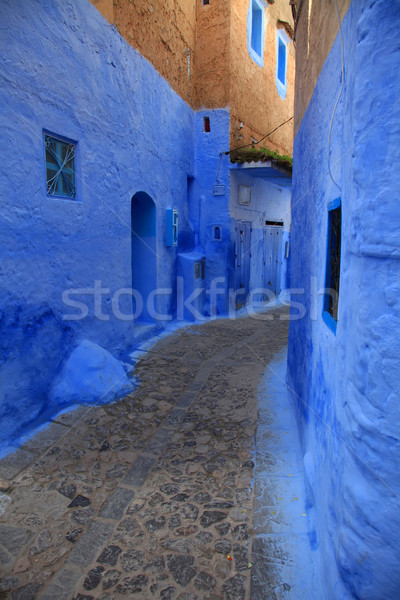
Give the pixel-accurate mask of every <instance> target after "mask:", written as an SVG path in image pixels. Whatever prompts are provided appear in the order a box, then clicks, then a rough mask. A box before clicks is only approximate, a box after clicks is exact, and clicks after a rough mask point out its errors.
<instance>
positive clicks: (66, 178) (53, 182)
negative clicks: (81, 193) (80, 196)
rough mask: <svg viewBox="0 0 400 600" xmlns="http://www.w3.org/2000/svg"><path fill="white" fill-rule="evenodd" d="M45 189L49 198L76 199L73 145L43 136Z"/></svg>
mask: <svg viewBox="0 0 400 600" xmlns="http://www.w3.org/2000/svg"><path fill="white" fill-rule="evenodd" d="M44 143H45V149H46V188H47V194H48V195H49V196H56V197H59V198H76V185H75V144H74V143H71V142H67V141H64V140H61V139H58V138H55V137H53V136H51V135H48V134H45V136H44Z"/></svg>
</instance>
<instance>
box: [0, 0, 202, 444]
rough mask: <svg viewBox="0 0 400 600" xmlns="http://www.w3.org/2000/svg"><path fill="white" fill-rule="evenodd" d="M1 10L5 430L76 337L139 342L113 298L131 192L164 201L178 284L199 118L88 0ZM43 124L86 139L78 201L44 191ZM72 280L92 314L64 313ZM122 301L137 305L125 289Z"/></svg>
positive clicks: (168, 251)
mask: <svg viewBox="0 0 400 600" xmlns="http://www.w3.org/2000/svg"><path fill="white" fill-rule="evenodd" d="M0 13H1V14H0V17H1V18H0V31H1V35H0V40H1V42H0V45H1V50H2V51H1V53H0V56H1V68H0V73H1V75H0V77H1V88H2V103H1V123H2V131H3V135H2V136H1V139H0V147H1V153H2V156H3V160H2V173H1V178H0V193H1V197H2V199H3V200H2V223H1V226H0V236H1V256H2V261H1V272H0V290H1V293H0V297H1V320H0V327H1V343H2V350H3V352H2V356H1V364H0V383H1V390H2V396H1V399H0V422H1V424H2V427H1V430H0V438H3V436H8V437H10V436H12V434H13V433H14V432H15V431H16V429H17V428H18V427H19V426H24V425H25V424H26V423H27V422H28V421H29V420H31V419H32V418H35V417H36V416H37V415H38V414H39V413H40V412H42V413H43V411H45V409H46V403H47V392H48V389H49V386H50V384H51V381H52V378H53V377H54V376H55V374H56V373H57V371H58V370H59V369H60V368H61V365H62V362H63V360H64V359H65V357H66V355H67V354H68V352H69V351H70V349H71V347H72V346H73V345H75V344H76V343H77V342H78V341H79V340H80V339H82V338H88V339H89V340H91V341H94V342H96V343H98V344H100V345H101V346H104V347H105V348H107V349H108V350H110V351H111V352H113V353H117V354H118V353H119V352H120V351H121V350H122V349H124V348H126V347H127V346H128V345H129V343H130V342H131V340H132V331H133V324H132V322H131V321H126V320H123V319H121V318H119V317H118V316H117V315H115V314H114V312H113V310H112V298H113V297H114V294H115V292H116V291H117V290H119V289H120V288H127V287H128V288H129V287H130V286H131V285H132V256H131V198H132V196H133V195H134V194H135V193H136V192H140V191H144V192H146V193H147V194H148V195H149V196H150V197H151V198H152V199H153V200H154V202H155V204H156V215H157V223H156V227H157V243H156V244H157V245H156V254H157V261H158V278H157V283H158V285H159V286H160V287H161V288H168V287H171V288H173V289H175V286H174V281H175V276H176V257H177V252H178V248H177V247H171V248H167V247H166V244H165V208H166V207H170V208H177V209H178V210H179V213H180V228H181V230H182V231H185V230H187V229H188V227H189V226H188V218H187V211H186V210H185V208H184V207H185V206H186V200H187V176H188V175H192V176H193V175H194V135H195V115H194V113H193V111H192V110H191V109H190V108H189V107H188V105H187V104H185V102H184V101H183V100H182V99H181V98H180V97H179V96H178V95H177V94H176V93H175V92H174V91H173V90H172V89H171V87H170V85H169V84H168V82H166V81H165V80H164V79H163V78H162V77H161V76H160V75H159V74H158V73H157V71H156V70H155V69H154V68H153V67H152V66H151V64H150V63H149V62H148V61H147V60H145V59H144V58H143V57H141V56H140V54H139V53H138V52H137V51H136V50H134V49H133V48H132V47H131V46H130V45H129V44H127V43H126V41H125V40H124V39H123V38H121V36H120V35H119V34H118V32H116V31H115V29H114V28H112V27H110V26H109V25H108V24H107V22H106V21H105V20H104V19H103V18H102V16H101V15H100V14H99V13H98V12H97V11H96V10H95V9H94V7H93V6H92V5H91V4H90V3H89V2H87V1H86V0H73V1H66V0H59V1H54V2H52V3H51V4H49V3H48V2H45V1H44V0H43V1H40V0H37V1H32V2H26V1H25V0H10V1H9V2H8V1H3V2H2V3H1V8H0ZM44 128H45V129H48V130H50V132H52V133H54V134H55V135H62V136H66V137H67V138H70V139H72V140H74V141H75V142H76V143H77V144H76V151H77V159H76V169H77V200H64V199H57V198H52V197H48V196H47V195H46V181H45V163H44V161H45V152H44V139H43V129H44ZM155 260H156V258H155ZM96 281H99V282H101V284H100V285H101V286H102V287H103V288H105V289H106V291H105V292H104V293H103V294H102V295H101V297H100V298H99V306H98V308H99V307H101V315H102V316H101V317H99V318H98V317H97V318H96V317H95V298H94V293H93V291H92V292H91V293H88V292H87V290H88V289H92V290H93V289H94V286H95V282H96ZM70 288H78V289H81V292H80V293H79V294H78V295H77V296H74V297H71V300H72V299H74V300H79V301H81V302H84V303H85V304H86V305H87V306H88V316H87V317H86V318H84V319H81V320H63V317H64V316H65V315H66V314H74V315H79V314H81V310H80V309H79V308H77V307H75V308H73V307H72V306H66V305H65V304H64V303H63V300H62V293H63V291H64V290H66V289H70ZM85 290H86V291H85ZM174 293H175V292H173V293H172V297H167V296H164V297H163V301H164V306H162V307H160V309H162V311H163V312H167V311H171V307H172V305H173V301H174V297H173V295H174ZM165 304H166V305H167V306H165ZM120 309H121V312H122V313H129V312H131V300H130V298H129V297H127V296H125V297H122V298H121V303H120ZM98 312H99V311H98Z"/></svg>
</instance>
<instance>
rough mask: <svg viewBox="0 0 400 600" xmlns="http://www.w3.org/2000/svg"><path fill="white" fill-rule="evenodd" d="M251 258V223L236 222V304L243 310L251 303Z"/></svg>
mask: <svg viewBox="0 0 400 600" xmlns="http://www.w3.org/2000/svg"><path fill="white" fill-rule="evenodd" d="M250 258H251V223H250V222H249V221H236V244H235V290H236V293H235V304H236V308H241V307H242V306H244V305H245V304H247V303H248V301H249V293H250Z"/></svg>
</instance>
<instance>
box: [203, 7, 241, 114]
mask: <svg viewBox="0 0 400 600" xmlns="http://www.w3.org/2000/svg"><path fill="white" fill-rule="evenodd" d="M196 5H197V23H196V48H195V70H194V87H195V92H194V93H195V102H194V105H195V108H224V107H225V106H228V104H229V93H230V88H229V83H230V77H231V65H230V59H231V57H230V39H229V38H230V33H231V30H230V15H231V10H232V8H231V6H232V2H231V0H220V1H218V2H214V1H212V2H210V4H206V5H203V4H202V2H201V0H196Z"/></svg>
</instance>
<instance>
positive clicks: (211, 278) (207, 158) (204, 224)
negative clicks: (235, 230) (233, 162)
mask: <svg viewBox="0 0 400 600" xmlns="http://www.w3.org/2000/svg"><path fill="white" fill-rule="evenodd" d="M204 116H208V117H209V119H210V132H209V133H206V132H205V131H204V125H203V117H204ZM228 146H229V111H228V110H211V111H210V110H208V111H198V112H197V114H196V160H195V173H196V178H195V183H194V190H193V192H194V193H195V207H196V209H197V211H198V212H197V214H198V221H197V222H198V232H199V244H200V246H201V248H202V250H203V251H205V253H206V256H207V261H206V284H207V288H208V289H210V288H211V286H212V285H214V286H216V287H215V289H216V288H218V290H219V293H218V294H216V296H215V299H216V300H215V303H214V302H211V296H210V295H209V294H208V295H207V305H206V311H207V312H208V313H209V314H212V313H213V312H214V314H215V310H217V312H218V313H220V314H221V313H224V312H225V313H226V312H227V310H228V300H229V298H228V286H229V281H230V272H231V269H232V268H233V261H234V252H233V247H232V242H231V238H230V231H229V193H230V188H229V158H228V156H225V155H224V154H222V153H223V152H224V151H226V149H227V148H228ZM214 185H219V186H223V188H224V189H223V192H224V193H223V194H221V195H214V193H213V190H214ZM212 225H219V226H220V227H221V232H222V239H221V241H220V242H216V241H213V240H212ZM213 282H214V284H213ZM211 304H213V305H211Z"/></svg>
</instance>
